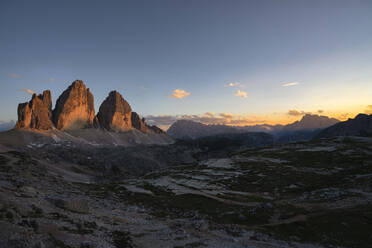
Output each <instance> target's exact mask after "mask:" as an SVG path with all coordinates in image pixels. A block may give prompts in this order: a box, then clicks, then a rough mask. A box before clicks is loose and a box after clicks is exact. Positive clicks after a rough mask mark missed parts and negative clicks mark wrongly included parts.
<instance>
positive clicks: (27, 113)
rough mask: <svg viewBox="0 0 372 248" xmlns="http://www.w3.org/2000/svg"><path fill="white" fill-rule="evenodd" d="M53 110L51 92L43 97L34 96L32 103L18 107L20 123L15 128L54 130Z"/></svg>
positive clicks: (46, 92)
mask: <svg viewBox="0 0 372 248" xmlns="http://www.w3.org/2000/svg"><path fill="white" fill-rule="evenodd" d="M51 109H52V97H51V94H50V91H49V90H46V91H44V92H43V94H41V95H36V94H33V96H32V99H31V101H29V102H26V103H21V104H19V105H18V121H17V123H16V126H15V128H17V129H20V128H31V129H40V130H49V129H53V123H52V120H51V116H52V111H51Z"/></svg>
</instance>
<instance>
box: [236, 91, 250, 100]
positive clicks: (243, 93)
mask: <svg viewBox="0 0 372 248" xmlns="http://www.w3.org/2000/svg"><path fill="white" fill-rule="evenodd" d="M235 96H240V97H242V98H247V97H248V95H247V92H245V91H242V90H238V91H237V92H236V93H235Z"/></svg>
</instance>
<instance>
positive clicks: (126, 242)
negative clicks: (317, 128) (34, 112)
mask: <svg viewBox="0 0 372 248" xmlns="http://www.w3.org/2000/svg"><path fill="white" fill-rule="evenodd" d="M138 132H139V131H138ZM114 134H115V133H114ZM1 142H2V139H0V199H1V201H0V247H7V248H13V247H14V248H16V247H32V248H40V247H43V248H55V247H63V248H123V247H126V248H134V247H137V248H140V247H141V248H174V247H211V248H214V247H229V248H246V247H251V248H305V247H306V248H325V247H340V248H341V247H345V248H346V247H358V248H359V247H370V244H371V242H372V236H371V235H370V234H371V233H370V230H371V229H372V222H371V219H372V211H371V209H372V205H371V203H372V185H371V175H372V164H371V159H370V154H371V152H372V140H371V139H370V138H364V139H356V138H354V137H353V138H345V139H343V138H341V139H331V140H317V141H312V142H302V143H296V144H289V145H280V146H271V147H264V148H254V149H248V150H245V151H240V152H235V153H232V154H230V155H229V156H228V157H225V158H219V159H216V158H214V159H208V160H193V156H188V155H187V153H188V152H189V154H191V155H192V154H193V153H194V152H198V150H200V148H202V147H199V149H196V150H194V151H193V150H191V151H190V150H188V148H187V146H184V145H179V144H174V145H171V146H153V147H130V148H122V147H117V148H115V149H113V148H110V149H107V148H97V149H93V150H92V149H87V147H86V146H83V147H82V148H80V149H79V148H75V147H69V146H59V145H55V146H54V145H53V146H46V147H37V146H35V147H15V148H9V147H7V146H4V145H1ZM202 150H203V149H202ZM182 154H184V155H185V156H182ZM202 157H203V156H202ZM147 165H148V166H147ZM175 165H178V166H175ZM163 166H168V167H163ZM154 167H155V168H154ZM140 168H143V169H145V170H144V171H135V170H138V169H140ZM154 169H156V170H155V171H153V170H154ZM123 171H125V172H134V173H133V174H131V177H128V173H125V174H122V173H121V172H123ZM146 171H147V172H150V171H151V173H148V174H145V175H144V173H146ZM137 172H138V173H139V174H137ZM135 174H137V175H144V176H141V177H138V176H134V175H135ZM116 177H117V178H116ZM114 178H116V180H114Z"/></svg>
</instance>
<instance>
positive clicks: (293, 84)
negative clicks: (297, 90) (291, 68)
mask: <svg viewBox="0 0 372 248" xmlns="http://www.w3.org/2000/svg"><path fill="white" fill-rule="evenodd" d="M299 84H300V83H299V82H289V83H285V84H282V86H283V87H289V86H296V85H299Z"/></svg>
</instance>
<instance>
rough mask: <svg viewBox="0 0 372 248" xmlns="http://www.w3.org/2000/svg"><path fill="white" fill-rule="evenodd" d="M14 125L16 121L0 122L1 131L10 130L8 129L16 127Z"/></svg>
mask: <svg viewBox="0 0 372 248" xmlns="http://www.w3.org/2000/svg"><path fill="white" fill-rule="evenodd" d="M14 125H15V122H14V121H10V122H0V132H3V131H8V130H10V129H12V128H13V127H14Z"/></svg>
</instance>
